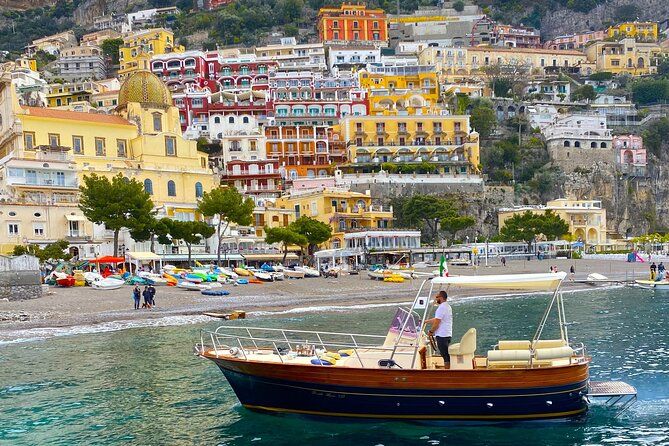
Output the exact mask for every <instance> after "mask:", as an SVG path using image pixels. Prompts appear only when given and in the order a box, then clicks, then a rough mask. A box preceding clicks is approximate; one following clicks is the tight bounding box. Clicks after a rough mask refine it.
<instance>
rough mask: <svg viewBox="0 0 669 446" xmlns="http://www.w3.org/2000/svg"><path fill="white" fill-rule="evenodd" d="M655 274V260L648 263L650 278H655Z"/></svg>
mask: <svg viewBox="0 0 669 446" xmlns="http://www.w3.org/2000/svg"><path fill="white" fill-rule="evenodd" d="M656 274H657V265H656V264H655V262H653V263H651V264H650V280H655V276H656Z"/></svg>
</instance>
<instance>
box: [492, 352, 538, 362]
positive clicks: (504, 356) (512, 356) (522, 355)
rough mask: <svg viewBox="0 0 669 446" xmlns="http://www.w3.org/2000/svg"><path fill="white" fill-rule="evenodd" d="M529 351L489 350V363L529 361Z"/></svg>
mask: <svg viewBox="0 0 669 446" xmlns="http://www.w3.org/2000/svg"><path fill="white" fill-rule="evenodd" d="M529 360H530V351H529V349H528V350H488V362H491V361H529Z"/></svg>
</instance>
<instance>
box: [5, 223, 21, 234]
mask: <svg viewBox="0 0 669 446" xmlns="http://www.w3.org/2000/svg"><path fill="white" fill-rule="evenodd" d="M7 232H8V233H9V236H10V237H12V236H17V235H19V224H18V223H9V224H7Z"/></svg>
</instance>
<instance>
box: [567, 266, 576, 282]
mask: <svg viewBox="0 0 669 446" xmlns="http://www.w3.org/2000/svg"><path fill="white" fill-rule="evenodd" d="M574 276H576V269H575V268H574V265H572V266H571V267H570V268H569V280H571V281H572V282H573V281H574Z"/></svg>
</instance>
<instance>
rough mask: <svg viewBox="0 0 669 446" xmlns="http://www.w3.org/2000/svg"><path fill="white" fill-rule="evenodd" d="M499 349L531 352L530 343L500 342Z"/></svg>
mask: <svg viewBox="0 0 669 446" xmlns="http://www.w3.org/2000/svg"><path fill="white" fill-rule="evenodd" d="M497 347H498V348H499V349H500V350H529V349H530V341H499V342H498V343H497Z"/></svg>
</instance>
